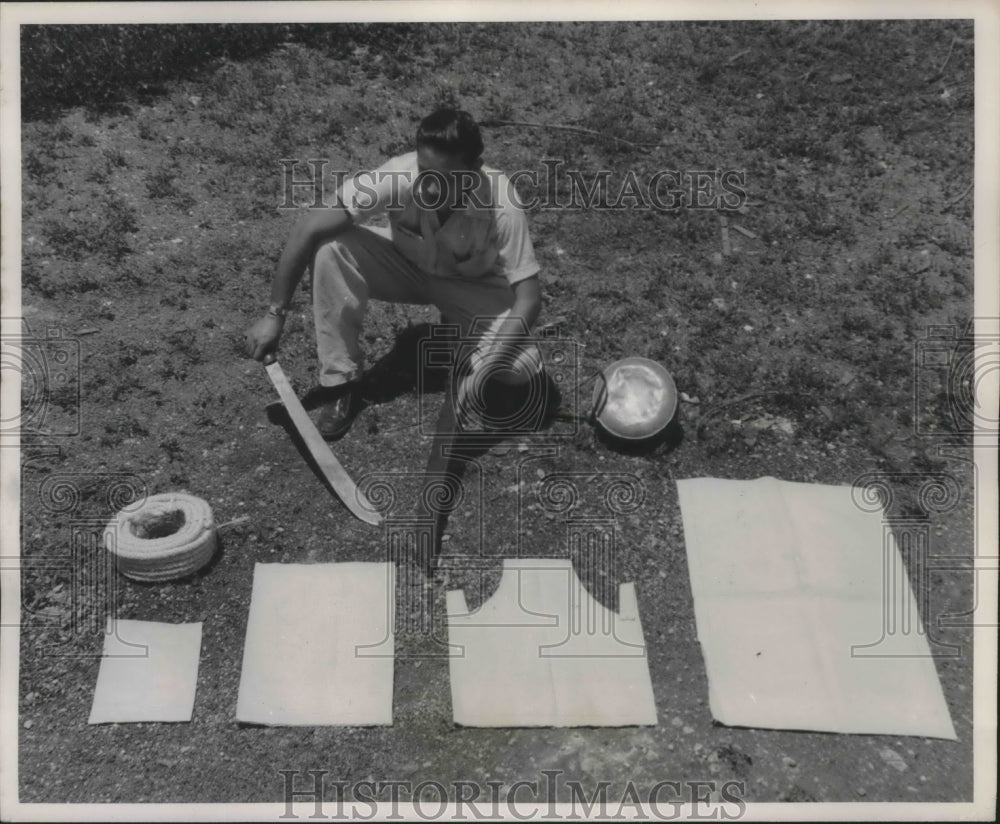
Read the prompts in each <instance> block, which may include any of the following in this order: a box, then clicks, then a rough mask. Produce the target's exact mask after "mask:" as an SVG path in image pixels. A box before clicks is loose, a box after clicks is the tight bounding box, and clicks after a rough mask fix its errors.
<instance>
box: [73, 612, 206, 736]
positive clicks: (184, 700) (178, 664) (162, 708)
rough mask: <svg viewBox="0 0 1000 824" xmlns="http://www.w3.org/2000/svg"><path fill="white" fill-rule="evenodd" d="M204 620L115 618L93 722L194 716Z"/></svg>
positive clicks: (99, 676) (92, 712)
mask: <svg viewBox="0 0 1000 824" xmlns="http://www.w3.org/2000/svg"><path fill="white" fill-rule="evenodd" d="M200 654H201V624H200V623H198V624H160V623H155V622H152V621H127V620H117V619H114V618H109V619H108V623H107V634H106V635H105V636H104V652H103V657H102V658H101V666H100V669H99V670H98V673H97V687H96V688H95V690H94V703H93V704H92V705H91V708H90V718H89V720H88V722H87V723H88V724H108V723H119V722H128V721H190V720H191V713H192V711H193V710H194V694H195V687H196V684H197V680H198V658H199V655H200Z"/></svg>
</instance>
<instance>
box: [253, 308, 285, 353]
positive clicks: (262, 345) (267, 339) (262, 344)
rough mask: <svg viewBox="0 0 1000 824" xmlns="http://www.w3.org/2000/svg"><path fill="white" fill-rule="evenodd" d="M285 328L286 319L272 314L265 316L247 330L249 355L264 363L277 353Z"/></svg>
mask: <svg viewBox="0 0 1000 824" xmlns="http://www.w3.org/2000/svg"><path fill="white" fill-rule="evenodd" d="M284 326H285V319H284V318H280V317H278V316H277V315H272V314H270V313H269V314H267V315H264V317H262V318H261V319H260V320H259V321H257V322H256V323H255V324H254V325H253V326H251V327H250V328H249V329H248V330H247V334H246V344H247V355H248V356H249V357H251V358H253V359H254V360H258V361H263V360H264V359H265V358H266V357H267V356H268V355H271V354H273V353H274V352H276V351H277V350H278V340H279V338H281V330H282V329H283V328H284Z"/></svg>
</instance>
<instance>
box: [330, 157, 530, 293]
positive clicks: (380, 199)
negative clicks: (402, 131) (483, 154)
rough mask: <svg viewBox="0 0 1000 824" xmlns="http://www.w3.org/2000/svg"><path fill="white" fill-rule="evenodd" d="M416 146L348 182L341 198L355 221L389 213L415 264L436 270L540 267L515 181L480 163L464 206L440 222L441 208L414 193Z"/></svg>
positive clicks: (462, 273)
mask: <svg viewBox="0 0 1000 824" xmlns="http://www.w3.org/2000/svg"><path fill="white" fill-rule="evenodd" d="M418 173H419V169H418V167H417V153H416V152H410V153H408V154H405V155H400V156H398V157H394V158H392V159H391V160H389V161H388V162H387V163H385V164H383V165H382V166H380V167H379V168H378V169H375V170H374V171H372V172H362V173H360V174H358V175H355V176H354V177H353V178H350V179H348V180H346V181H345V182H344V185H343V186H342V187H341V190H340V192H339V195H340V202H341V203H342V204H343V206H344V208H345V209H346V210H347V211H348V212H349V213H350V215H351V217H352V218H354V220H355V221H356V222H358V223H364V222H366V221H368V220H371V219H372V218H374V217H376V216H377V215H381V214H387V215H388V217H389V225H390V227H391V228H392V241H393V244H394V245H395V246H396V248H397V249H399V251H400V252H401V253H402V254H403V255H404V256H405V257H406V258H407V259H408V260H409V261H410V262H411V263H413V264H415V265H416V266H417V267H418V268H420V269H421V270H423V271H424V272H427V273H428V274H431V275H437V276H439V277H459V278H480V277H484V276H486V275H500V276H502V277H504V278H506V279H507V281H508V282H509V283H512V284H513V283H517V282H518V281H521V280H524V279H525V278H529V277H532V276H533V275H536V274H538V271H539V269H540V268H541V267H540V266H539V265H538V262H537V261H536V260H535V251H534V248H533V246H532V244H531V237H530V236H529V235H528V221H527V217H526V216H525V214H524V210H523V209H522V208H521V205H520V204H519V203H518V201H517V195H516V193H515V191H514V187H513V185H512V184H511V182H510V180H508V178H507V177H506V176H505V175H504V174H503V173H501V172H499V171H497V170H496V169H490V168H488V167H485V166H484V167H482V168H481V169H480V170H479V172H478V176H477V179H476V180H475V181H473V180H472V179H471V178H470V182H471V183H472V185H470V187H469V191H468V192H467V193H466V197H465V198H463V200H464V207H462V208H458V209H455V210H454V211H452V212H451V214H450V215H449V216H448V218H447V220H445V222H444V224H443V225H442V224H441V223H440V222H439V221H438V216H437V214H436V212H434V211H433V210H431V209H422V208H420V206H419V205H418V204H417V202H416V198H415V197H414V184H415V183H416V179H417V175H418Z"/></svg>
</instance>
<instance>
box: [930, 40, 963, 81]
mask: <svg viewBox="0 0 1000 824" xmlns="http://www.w3.org/2000/svg"><path fill="white" fill-rule="evenodd" d="M957 40H958V38H956V37H953V38H951V45H950V46H948V55H947V56H946V57H945V59H944V63H942V64H941V68H940V69H938V70H937V74H936V75H935V77H940V76H941V75H943V74H944V70H945V67H946V66H947V65H948V61H949V60H951V53H952V52H953V51H954V50H955V42H956V41H957Z"/></svg>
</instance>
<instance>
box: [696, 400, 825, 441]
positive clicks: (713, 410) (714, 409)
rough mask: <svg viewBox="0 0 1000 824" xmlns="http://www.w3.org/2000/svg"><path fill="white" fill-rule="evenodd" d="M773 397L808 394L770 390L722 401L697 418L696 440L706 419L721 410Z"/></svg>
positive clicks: (699, 436) (706, 421)
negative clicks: (756, 399)
mask: <svg viewBox="0 0 1000 824" xmlns="http://www.w3.org/2000/svg"><path fill="white" fill-rule="evenodd" d="M773 395H795V396H803V397H809V393H808V392H796V391H794V390H789V389H771V390H768V391H765V392H750V393H749V394H746V395H740V396H739V397H738V398H732V399H730V400H728V401H723V402H722V403H717V404H715V405H714V406H711V407H709V408H708V409H706V410H705V411H704V412H702V413H701V415H699V416H698V426H697V428H696V434H697V436H698V438H699V439H700V438H701V432H702V429H703V428H704V426H705V425H706V424H707V423H708V419H709V418H711V417H713V416H715V415H717V414H718V413H719V412H721V411H722V410H723V409H728V408H729V407H730V406H736V404H738V403H743V401H750V400H754V399H755V398H765V397H769V396H773Z"/></svg>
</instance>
